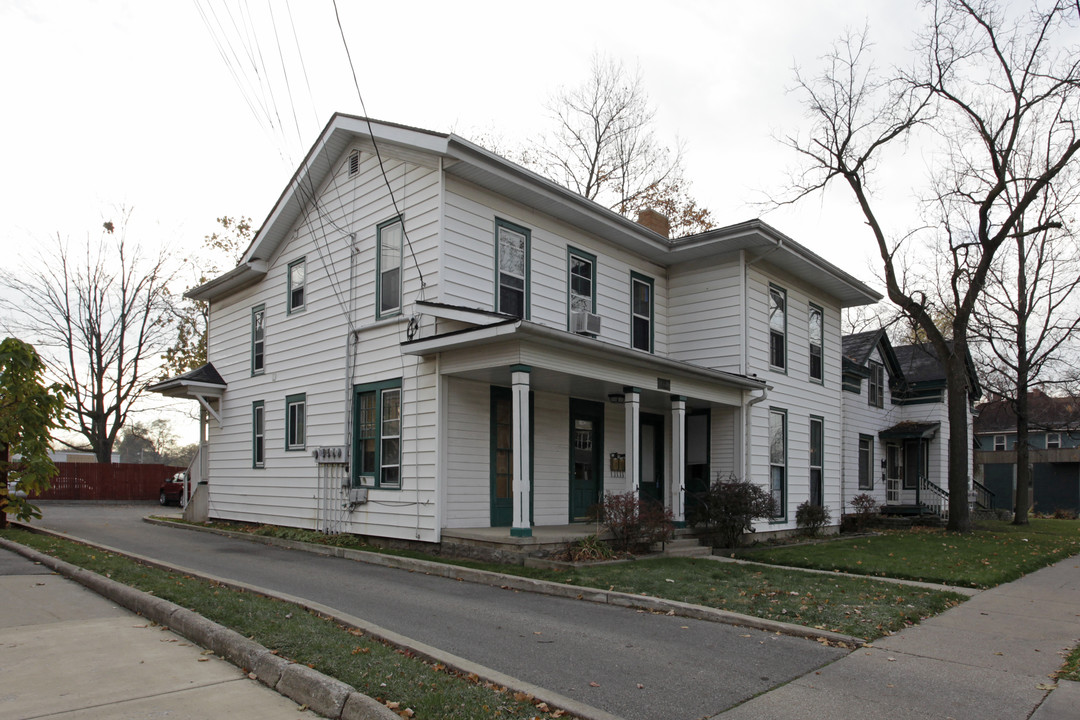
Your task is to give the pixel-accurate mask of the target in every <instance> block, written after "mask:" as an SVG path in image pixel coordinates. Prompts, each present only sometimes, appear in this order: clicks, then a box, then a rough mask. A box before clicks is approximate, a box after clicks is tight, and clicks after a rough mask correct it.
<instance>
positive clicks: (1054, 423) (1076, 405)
mask: <svg viewBox="0 0 1080 720" xmlns="http://www.w3.org/2000/svg"><path fill="white" fill-rule="evenodd" d="M976 412H977V415H976V416H975V425H974V427H975V432H976V433H1001V432H1015V431H1016V409H1015V407H1014V406H1013V403H1012V402H1011V401H1010V400H1004V399H1001V400H993V401H991V402H986V403H983V404H981V405H979V406H978V407H977V408H976ZM1028 425H1029V427H1030V428H1031V429H1032V430H1035V431H1037V432H1042V431H1046V430H1049V431H1052V432H1054V431H1062V432H1072V431H1076V430H1077V429H1080V400H1078V399H1077V398H1074V397H1054V396H1052V395H1047V394H1046V393H1044V392H1042V391H1041V390H1032V391H1031V392H1030V393H1028Z"/></svg>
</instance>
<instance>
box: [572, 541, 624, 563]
mask: <svg viewBox="0 0 1080 720" xmlns="http://www.w3.org/2000/svg"><path fill="white" fill-rule="evenodd" d="M614 557H615V553H614V552H612V550H611V548H610V547H608V544H607V543H605V542H604V541H603V540H601V539H600V538H599V537H597V536H596V535H595V534H594V535H589V536H587V537H583V538H581V539H580V540H575V541H574V542H572V543H570V546H569V547H568V548H566V558H567V559H568V560H569V561H570V562H594V561H598V560H611V559H612V558H614Z"/></svg>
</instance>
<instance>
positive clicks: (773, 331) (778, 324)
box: [769, 285, 787, 370]
mask: <svg viewBox="0 0 1080 720" xmlns="http://www.w3.org/2000/svg"><path fill="white" fill-rule="evenodd" d="M769 365H771V366H772V367H774V368H777V369H779V370H785V369H787V291H785V290H784V289H783V288H778V287H776V286H775V285H770V286H769Z"/></svg>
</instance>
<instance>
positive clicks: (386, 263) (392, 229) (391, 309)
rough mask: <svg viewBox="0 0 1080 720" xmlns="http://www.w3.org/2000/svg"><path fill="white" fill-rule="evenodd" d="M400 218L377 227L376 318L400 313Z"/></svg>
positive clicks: (401, 233)
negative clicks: (377, 298) (377, 300)
mask: <svg viewBox="0 0 1080 720" xmlns="http://www.w3.org/2000/svg"><path fill="white" fill-rule="evenodd" d="M403 234H404V233H403V230H402V225H401V218H394V219H393V220H390V221H388V222H385V223H382V224H381V225H379V227H378V230H377V235H378V244H379V260H378V262H379V268H378V280H377V282H376V284H377V285H378V287H377V288H376V290H375V292H376V294H377V295H378V296H379V304H378V312H377V313H376V317H384V316H386V315H394V314H396V313H398V312H400V311H401V238H402V235H403Z"/></svg>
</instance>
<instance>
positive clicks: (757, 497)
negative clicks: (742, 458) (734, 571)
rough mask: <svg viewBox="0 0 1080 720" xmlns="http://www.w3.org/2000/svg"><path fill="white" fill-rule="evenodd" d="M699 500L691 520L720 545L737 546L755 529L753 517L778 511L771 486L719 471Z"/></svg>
mask: <svg viewBox="0 0 1080 720" xmlns="http://www.w3.org/2000/svg"><path fill="white" fill-rule="evenodd" d="M697 500H698V503H697V506H696V508H695V509H694V511H693V513H692V514H691V516H690V518H689V523H690V525H692V526H694V527H697V528H701V529H703V530H704V531H705V532H706V533H707V534H709V535H712V536H714V538H715V540H714V545H717V546H718V547H738V546H739V543H740V541H741V539H742V537H743V535H745V534H747V533H752V532H754V520H757V519H759V518H766V517H771V516H772V515H774V514H775V512H776V502H775V501H774V500H773V497H772V495H771V494H770V493H769V491H768V490H766V489H765V488H763V487H761V486H760V485H756V484H754V483H752V482H750V481H748V480H740V479H739V478H737V477H735V476H734V475H729V476H728V477H727V478H726V479H721V477H720V475H719V474H718V475H717V477H716V479H715V480H714V481H713V483H712V484H711V485H710V486H709V489H708V490H706V491H705V492H703V493H699V494H698V495H697Z"/></svg>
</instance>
